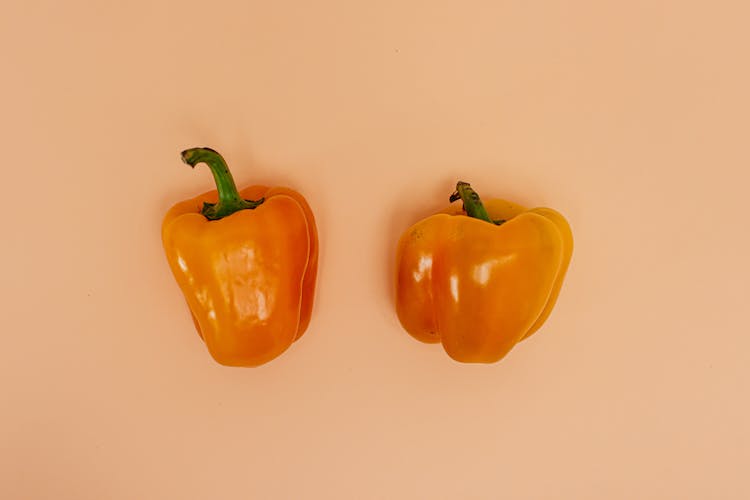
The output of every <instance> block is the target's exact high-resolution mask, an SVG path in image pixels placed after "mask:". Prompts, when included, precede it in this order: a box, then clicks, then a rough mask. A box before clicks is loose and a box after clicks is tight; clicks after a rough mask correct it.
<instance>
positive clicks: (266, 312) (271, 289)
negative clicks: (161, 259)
mask: <svg viewBox="0 0 750 500" xmlns="http://www.w3.org/2000/svg"><path fill="white" fill-rule="evenodd" d="M182 159H183V161H184V162H185V163H187V164H188V165H190V166H191V167H195V166H196V165H197V164H199V163H205V164H206V165H208V167H209V168H210V169H211V172H212V174H213V176H214V180H215V182H216V186H217V189H216V190H214V191H209V192H207V193H204V194H202V195H200V196H197V197H195V198H193V199H190V200H187V201H183V202H180V203H177V204H176V205H175V206H173V207H172V208H171V209H170V210H169V212H168V213H167V215H166V216H165V218H164V222H163V224H162V242H163V244H164V249H165V252H166V255H167V260H168V262H169V266H170V268H171V270H172V273H173V275H174V277H175V279H176V280H177V283H178V285H179V287H180V288H181V290H182V292H183V294H184V296H185V299H186V300H187V303H188V306H189V308H190V311H191V314H192V316H193V321H194V323H195V327H196V329H197V330H198V333H199V334H200V336H201V338H202V339H203V340H204V342H205V343H206V346H207V347H208V350H209V352H210V353H211V355H212V356H213V357H214V359H215V360H216V361H217V362H219V363H221V364H223V365H228V366H257V365H261V364H263V363H266V362H268V361H270V360H272V359H274V358H276V357H277V356H278V355H280V354H281V353H282V352H284V351H285V350H286V349H287V348H288V347H289V346H290V345H291V344H292V343H293V342H294V341H295V340H297V339H299V338H300V337H301V336H302V334H303V333H304V332H305V330H306V329H307V326H308V324H309V322H310V316H311V313H312V306H313V298H314V294H315V281H316V275H317V266H318V235H317V229H316V226H315V219H314V216H313V213H312V211H311V210H310V207H309V205H308V204H307V202H306V201H305V199H304V197H302V195H301V194H299V193H298V192H296V191H293V190H291V189H288V188H283V187H273V188H269V187H266V186H251V187H248V188H246V189H243V190H241V191H238V190H237V187H236V186H235V183H234V179H233V178H232V175H231V173H230V172H229V169H228V168H227V165H226V162H225V161H224V159H223V158H222V157H221V155H220V154H219V153H217V152H216V151H214V150H212V149H209V148H193V149H188V150H186V151H183V152H182Z"/></svg>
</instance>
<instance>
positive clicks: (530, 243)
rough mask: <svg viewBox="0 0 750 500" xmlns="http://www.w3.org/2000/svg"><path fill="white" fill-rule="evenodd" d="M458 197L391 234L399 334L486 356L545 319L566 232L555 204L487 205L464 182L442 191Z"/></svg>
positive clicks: (564, 255)
mask: <svg viewBox="0 0 750 500" xmlns="http://www.w3.org/2000/svg"><path fill="white" fill-rule="evenodd" d="M458 200H461V201H462V202H463V205H462V206H460V207H456V206H455V205H452V206H450V207H449V208H447V209H446V210H444V211H443V212H441V213H438V214H436V215H433V216H431V217H428V218H426V219H424V220H422V221H420V222H418V223H416V224H415V225H413V226H412V227H411V228H409V229H408V230H407V231H406V232H405V233H404V234H403V236H402V237H401V239H400V240H399V243H398V248H397V256H396V311H397V314H398V317H399V320H400V322H401V324H402V326H403V327H404V329H405V330H406V331H407V332H409V333H410V334H411V335H412V336H413V337H415V338H416V339H418V340H420V341H422V342H427V343H438V342H440V343H442V345H443V348H444V349H445V351H446V352H447V353H448V355H449V356H451V357H452V358H453V359H455V360H457V361H462V362H467V363H493V362H496V361H498V360H500V359H501V358H503V357H504V356H505V355H506V354H507V353H508V352H509V351H510V350H511V349H512V348H513V346H514V345H516V344H517V343H518V342H520V341H521V340H523V339H524V338H527V337H528V336H529V335H531V334H533V333H534V332H535V331H537V330H538V329H539V328H540V327H541V326H542V324H543V323H544V322H545V321H546V319H547V318H548V317H549V314H550V312H551V311H552V308H553V307H554V305H555V302H556V301H557V297H558V295H559V293H560V289H561V287H562V282H563V279H564V277H565V273H566V271H567V268H568V264H569V262H570V258H571V255H572V252H573V235H572V232H571V230H570V226H569V225H568V223H567V221H566V220H565V218H564V217H563V216H562V215H561V214H560V213H558V212H556V211H555V210H552V209H550V208H535V209H531V210H527V209H525V208H524V207H522V206H520V205H517V204H514V203H510V202H507V201H504V200H490V201H488V202H487V203H486V204H485V203H483V202H482V200H481V199H480V198H479V195H478V194H477V193H476V191H474V189H472V187H471V186H470V185H469V184H468V183H465V182H459V183H458V184H457V185H456V191H455V192H454V193H453V195H451V197H450V201H451V202H454V201H458Z"/></svg>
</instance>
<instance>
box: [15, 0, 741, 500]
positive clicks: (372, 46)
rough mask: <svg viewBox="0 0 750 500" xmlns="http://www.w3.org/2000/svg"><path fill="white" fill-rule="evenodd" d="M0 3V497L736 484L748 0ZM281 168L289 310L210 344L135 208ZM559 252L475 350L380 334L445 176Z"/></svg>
mask: <svg viewBox="0 0 750 500" xmlns="http://www.w3.org/2000/svg"><path fill="white" fill-rule="evenodd" d="M107 4H108V2H82V1H68V2H52V1H41V2H33V3H32V2H20V1H19V2H15V1H11V2H10V3H8V2H4V5H3V14H2V17H0V56H1V58H0V60H2V76H1V77H0V78H1V79H0V85H1V86H2V87H1V88H2V92H1V93H0V109H2V124H1V125H0V137H2V143H3V162H2V165H3V166H2V174H3V175H2V182H3V187H4V189H3V196H2V201H3V203H2V206H3V209H4V217H3V238H2V239H3V243H2V247H1V249H0V252H1V255H2V258H0V276H2V288H1V293H2V297H0V299H1V300H0V304H2V305H1V306H0V309H1V310H2V318H3V339H4V340H3V348H2V350H1V351H0V405H1V406H2V408H1V413H0V497H2V498H7V499H16V498H76V499H102V498H107V499H132V498H139V499H164V498H179V499H205V498H363V499H370V498H478V499H484V498H501V497H502V498H514V499H524V498H529V499H537V498H545V499H573V498H575V499H603V498H606V499H632V498H639V499H648V498H654V499H663V498H696V499H703V498H729V499H740V498H748V497H750V486H749V483H748V479H747V464H748V462H750V431H749V430H748V422H749V421H750V401H749V400H748V386H749V384H748V382H749V380H748V379H749V376H748V374H749V370H748V366H749V365H750V363H749V362H750V356H749V355H748V352H749V351H750V322H749V321H748V319H747V314H746V310H747V299H748V297H749V296H750V290H749V285H748V283H749V282H750V266H749V265H748V257H749V255H750V231H749V229H750V227H749V224H748V219H747V192H748V185H749V184H750V175H749V174H748V167H750V161H749V159H750V155H749V154H748V130H749V128H750V127H749V124H748V116H750V98H749V97H748V88H750V70H748V62H747V61H748V52H749V49H750V36H749V35H748V31H747V20H748V16H750V8H749V7H748V6H747V3H746V2H740V1H737V2H728V1H721V0H719V1H713V2H708V1H704V2H698V1H695V2H683V1H677V0H674V1H637V2H596V1H575V2H570V1H543V2H521V1H509V2H495V1H484V2H480V1H471V0H468V1H467V0H464V1H451V2H445V1H442V2H416V1H398V2H396V1H394V2H366V3H364V2H348V1H329V0H322V1H318V2H291V1H277V2H258V1H251V2H230V1H223V0H217V1H213V2H197V1H187V2H165V1H156V2H155V1H145V0H137V1H131V2H121V5H119V6H116V7H115V6H106V5H107ZM201 145H208V146H212V147H214V148H216V149H218V150H220V151H221V152H223V153H224V155H225V156H226V157H227V159H228V161H229V163H230V166H231V167H232V168H233V171H234V173H235V176H236V178H237V181H238V184H239V185H241V186H242V185H247V184H251V183H267V184H281V185H287V186H290V187H293V188H296V189H299V190H300V191H301V192H302V193H304V195H305V196H306V197H307V199H308V200H309V201H310V203H311V205H312V206H313V208H314V210H315V213H316V215H317V220H318V227H319V230H320V235H321V248H322V253H321V263H320V281H319V287H318V295H317V304H316V307H315V312H314V316H313V319H312V323H311V327H310V330H309V331H308V333H307V334H306V335H305V337H304V338H303V339H302V340H301V341H300V342H298V343H297V344H295V345H294V346H293V347H292V348H291V349H290V350H289V351H287V353H285V354H284V355H283V356H282V357H281V358H279V359H277V360H276V361H274V362H272V363H271V364H268V365H265V366H263V367H261V368H258V369H228V368H223V367H221V366H219V365H217V364H215V363H214V362H213V361H212V360H211V359H210V357H209V355H208V353H207V352H206V350H205V348H204V346H203V345H202V343H201V341H200V339H199V338H198V336H197V335H196V333H195V331H194V330H193V325H192V323H191V320H190V316H189V314H188V311H187V310H186V307H185V305H184V301H183V299H182V297H181V296H180V294H179V291H178V289H177V286H176V284H175V283H174V280H173V278H172V276H171V275H170V273H169V270H168V267H167V264H166V260H165V258H164V255H163V251H162V247H161V242H160V235H159V227H160V223H161V219H162V216H163V215H164V213H165V211H166V210H167V208H168V207H169V206H170V205H171V204H172V203H174V202H176V201H178V200H180V199H183V198H186V197H189V196H193V195H195V194H197V193H199V192H202V191H203V190H206V189H208V188H210V187H211V185H212V180H211V176H210V175H209V172H208V170H206V169H205V168H202V169H197V170H195V171H191V170H190V169H189V168H187V167H186V166H184V165H183V164H182V163H181V162H180V160H179V157H178V153H179V151H180V150H181V149H183V148H186V147H191V146H201ZM459 178H460V179H463V180H467V181H470V182H472V184H473V185H474V186H475V187H476V188H477V189H478V190H479V192H480V193H481V194H483V195H484V196H485V197H503V198H507V199H509V200H513V201H516V202H518V203H522V204H525V205H531V206H534V205H543V206H550V207H554V208H556V209H558V210H560V211H561V212H563V213H564V214H565V215H566V216H567V217H568V219H569V220H570V223H571V225H572V227H573V231H574V234H575V237H576V251H575V254H574V256H573V262H572V265H571V268H570V272H569V275H568V279H567V282H566V285H565V287H564V289H563V293H562V295H561V297H560V301H559V303H558V306H557V308H556V310H555V311H554V312H553V314H552V317H551V318H550V320H549V321H548V323H547V324H546V326H545V327H544V329H543V330H542V331H541V332H539V333H538V334H536V335H535V336H534V337H533V338H532V339H530V340H529V341H526V342H524V343H522V344H521V345H519V346H517V347H516V348H515V349H514V350H513V351H512V352H511V354H510V355H509V356H508V357H507V358H506V359H505V360H503V361H502V362H501V363H499V364H496V365H491V366H469V365H461V364H458V363H455V362H453V361H451V360H450V359H449V358H448V357H447V356H446V355H445V354H444V353H443V352H442V350H441V349H440V348H439V347H436V346H427V345H423V344H420V343H418V342H416V341H415V340H413V339H412V338H410V337H409V336H408V335H407V334H406V333H405V332H403V331H402V330H401V329H400V327H399V325H398V322H397V320H396V316H395V313H394V308H393V305H392V291H391V287H392V278H391V273H392V271H393V269H392V267H393V266H392V258H393V250H394V247H395V243H396V239H397V237H398V236H399V234H400V233H401V232H402V231H403V230H404V229H405V228H406V227H407V226H409V225H410V224H411V223H413V222H415V221H416V220H417V219H418V218H420V217H422V216H424V215H425V214H428V213H430V211H431V210H433V209H436V208H440V207H442V206H443V205H444V204H445V200H446V197H447V196H448V195H449V194H450V192H451V190H452V187H453V184H454V183H455V181H456V180H457V179H459Z"/></svg>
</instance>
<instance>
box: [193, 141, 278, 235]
mask: <svg viewBox="0 0 750 500" xmlns="http://www.w3.org/2000/svg"><path fill="white" fill-rule="evenodd" d="M181 156H182V161H184V162H185V163H187V164H188V165H190V166H191V167H193V168H195V166H196V165H197V164H199V163H205V164H206V165H208V168H210V169H211V173H212V174H213V176H214V181H215V182H216V189H217V191H218V192H219V202H218V203H204V204H203V209H202V210H201V214H203V216H204V217H205V218H206V219H208V220H219V219H221V218H223V217H226V216H228V215H232V214H233V213H235V212H237V211H239V210H252V209H253V208H256V207H257V206H258V205H260V204H261V203H263V202H264V201H265V200H264V199H263V198H261V199H260V200H257V201H253V200H243V199H242V197H241V196H240V193H239V192H238V191H237V186H236V185H235V184H234V178H232V174H231V172H229V167H227V163H226V162H225V161H224V158H222V157H221V155H220V154H219V153H218V152H216V151H214V150H213V149H211V148H191V149H186V150H185V151H183V152H182V153H181Z"/></svg>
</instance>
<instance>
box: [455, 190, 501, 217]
mask: <svg viewBox="0 0 750 500" xmlns="http://www.w3.org/2000/svg"><path fill="white" fill-rule="evenodd" d="M459 199H460V200H461V201H462V202H463V204H464V210H465V211H466V215H468V216H469V217H473V218H475V219H479V220H483V221H485V222H489V223H490V224H502V223H503V222H505V221H493V220H492V219H490V215H489V214H488V213H487V210H486V209H485V208H484V204H482V200H481V199H480V198H479V195H478V194H477V192H476V191H474V189H472V187H471V185H470V184H469V183H468V182H463V181H458V183H456V191H455V192H454V193H453V194H452V195H451V197H450V201H451V203H453V202H454V201H457V200H459Z"/></svg>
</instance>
